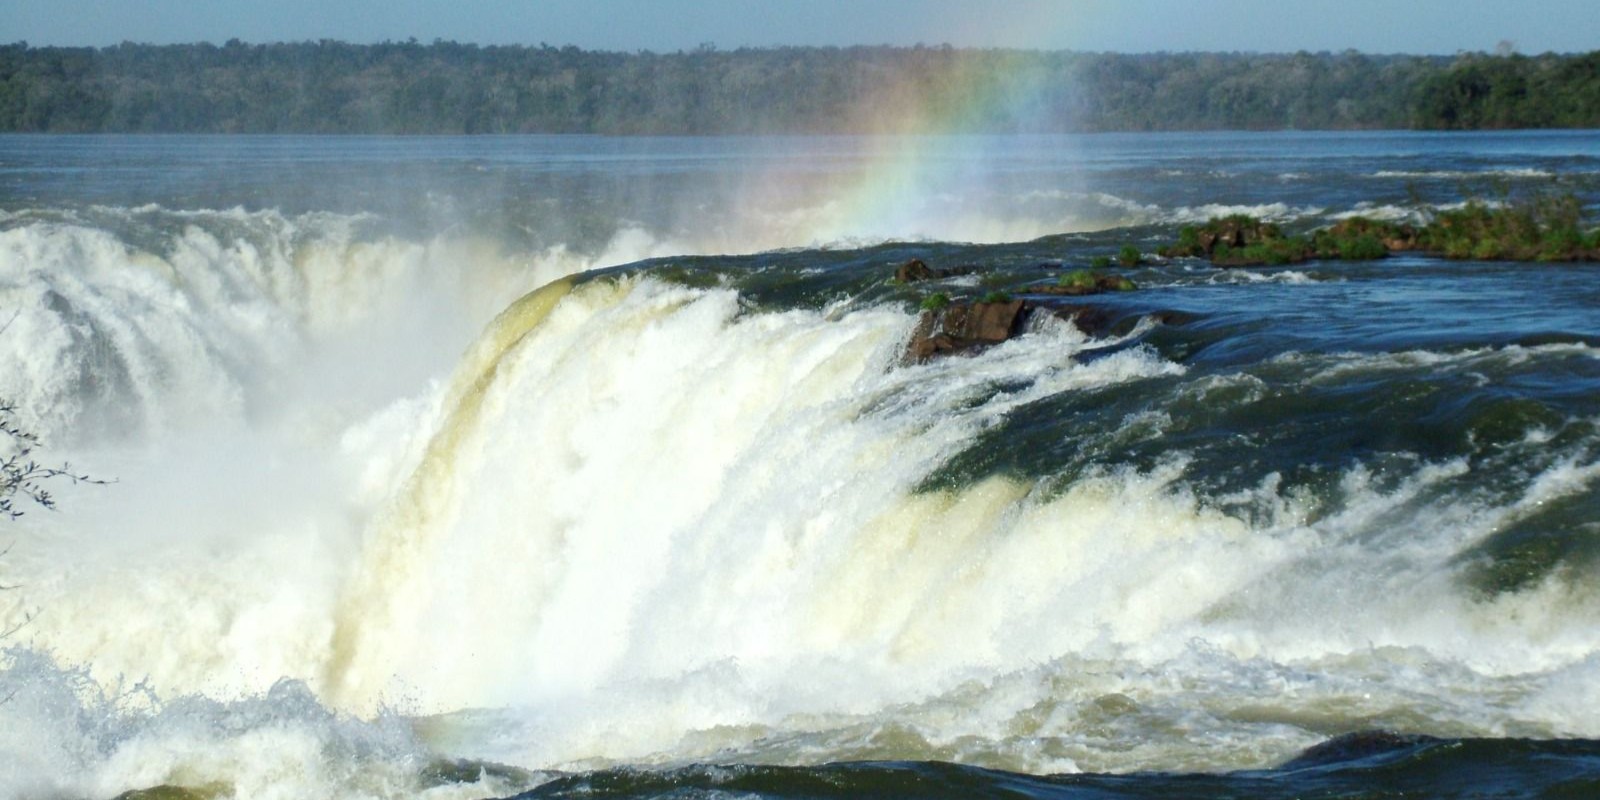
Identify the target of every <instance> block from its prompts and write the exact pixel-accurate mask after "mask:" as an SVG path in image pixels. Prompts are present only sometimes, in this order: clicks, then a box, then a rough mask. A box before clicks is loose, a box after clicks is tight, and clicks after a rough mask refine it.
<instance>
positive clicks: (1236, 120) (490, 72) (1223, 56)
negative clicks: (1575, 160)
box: [0, 40, 1600, 134]
mask: <svg viewBox="0 0 1600 800" xmlns="http://www.w3.org/2000/svg"><path fill="white" fill-rule="evenodd" d="M886 96H889V97H892V98H893V99H894V100H895V103H894V104H885V102H884V98H885V97H886ZM907 109H915V110H916V111H917V112H918V113H917V114H913V115H907V114H906V110H907ZM926 119H934V120H938V121H940V122H941V127H940V130H953V131H970V132H996V133H998V132H1013V131H1026V132H1071V131H1108V130H1117V131H1148V130H1215V129H1291V128H1292V129H1366V128H1441V129H1476V128H1527V127H1600V52H1595V53H1588V54H1581V55H1555V54H1546V55H1540V56H1523V55H1514V54H1513V55H1494V56H1491V55H1485V54H1463V55H1459V56H1455V57H1442V56H1403V55H1384V56H1378V55H1364V54H1361V53H1357V52H1354V51H1346V52H1343V53H1304V52H1302V53H1294V54H1252V53H1158V54H1138V55H1127V54H1115V53H1077V52H1041V51H1020V50H988V49H982V50H980V49H957V48H951V47H920V46H919V47H909V48H908V47H887V46H883V47H849V48H833V47H780V48H763V49H740V50H731V51H724V50H718V49H716V48H714V47H711V46H704V47H701V48H699V49H697V50H694V51H690V52H678V53H669V54H657V53H650V52H638V53H617V52H597V51H587V50H580V49H578V48H576V47H561V48H557V47H550V46H546V45H540V46H537V47H524V46H494V47H480V46H477V45H470V44H457V43H455V42H442V41H435V42H434V43H432V44H419V43H417V42H416V41H414V40H413V41H408V42H399V43H393V42H390V43H383V44H373V45H357V44H346V43H342V42H335V41H326V40H324V41H320V42H302V43H285V44H257V45H250V44H243V43H241V42H239V41H237V40H233V41H229V42H228V43H227V44H225V45H222V46H217V45H212V44H187V45H161V46H157V45H141V44H129V43H124V44H121V45H116V46H112V47H106V48H98V49H96V48H68V47H30V46H28V45H27V44H26V43H17V44H11V45H3V46H0V131H11V132H152V133H154V132H163V133H385V134H409V133H416V134H421V133H428V134H474V133H608V134H739V133H857V132H875V131H893V130H898V129H899V128H897V125H900V124H902V123H903V124H906V125H912V124H913V123H915V122H917V121H919V120H926ZM911 129H913V130H916V129H920V128H914V127H913V128H911Z"/></svg>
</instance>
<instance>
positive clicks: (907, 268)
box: [894, 258, 978, 283]
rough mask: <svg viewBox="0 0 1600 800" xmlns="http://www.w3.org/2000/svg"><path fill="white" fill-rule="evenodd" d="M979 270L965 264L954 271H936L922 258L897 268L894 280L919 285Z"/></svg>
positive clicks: (953, 269) (914, 259)
mask: <svg viewBox="0 0 1600 800" xmlns="http://www.w3.org/2000/svg"><path fill="white" fill-rule="evenodd" d="M977 271H978V268H977V267H976V266H973V265H971V264H964V265H962V266H959V267H954V268H952V269H934V268H933V267H930V266H928V264H927V262H925V261H923V260H922V259H920V258H913V259H911V260H910V261H907V262H906V263H904V264H901V265H900V266H898V267H896V268H895V271H894V279H895V280H897V281H899V282H901V283H917V282H919V281H936V280H939V279H940V278H953V277H956V276H958V275H971V274H972V273H974V272H977Z"/></svg>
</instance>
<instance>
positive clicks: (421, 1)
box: [0, 0, 1600, 53]
mask: <svg viewBox="0 0 1600 800" xmlns="http://www.w3.org/2000/svg"><path fill="white" fill-rule="evenodd" d="M1597 18H1600V0H990V1H989V2H985V1H984V0H765V1H762V0H0V42H14V41H18V40H27V41H28V42H29V43H31V44H35V45H45V44H56V45H106V44H115V43H117V42H121V41H134V42H152V43H158V44H164V43H170V42H193V41H211V42H218V43H220V42H222V41H225V40H227V39H230V38H235V37H237V38H239V39H243V40H245V41H247V42H269V41H300V40H306V39H322V38H328V39H343V40H346V41H353V42H374V41H381V40H384V39H395V40H400V39H405V38H407V37H413V36H414V37H416V38H417V39H419V40H421V41H424V42H427V41H432V40H433V39H435V38H440V39H454V40H456V41H461V42H476V43H480V44H538V43H540V42H546V43H549V44H554V45H566V44H575V45H578V46H580V47H585V48H597V49H607V50H657V51H670V50H679V49H687V48H693V47H695V46H697V45H699V44H701V43H703V42H711V43H715V44H716V45H717V46H719V47H722V48H724V49H731V48H735V47H739V46H745V45H750V46H769V45H783V44H791V45H849V44H915V43H917V42H924V43H927V44H940V43H950V44H954V45H958V46H1002V47H1026V48H1045V49H1071V50H1115V51H1122V52H1146V51H1156V50H1257V51H1269V52H1278V51H1293V50H1343V49H1345V48H1355V49H1358V50H1364V51H1367V52H1375V53H1393V52H1403V53H1454V52H1457V51H1460V50H1493V49H1495V47H1496V45H1497V44H1498V43H1500V42H1501V41H1510V42H1512V43H1514V44H1515V45H1516V47H1517V49H1518V50H1520V51H1521V52H1525V53H1538V52H1543V51H1546V50H1556V51H1566V52H1571V51H1587V50H1596V49H1600V21H1597Z"/></svg>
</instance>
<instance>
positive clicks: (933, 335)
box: [906, 300, 1028, 362]
mask: <svg viewBox="0 0 1600 800" xmlns="http://www.w3.org/2000/svg"><path fill="white" fill-rule="evenodd" d="M1027 316H1028V305H1027V303H1024V302H1023V301H1021V300H1007V301H1003V302H994V303H952V304H950V305H948V306H946V307H945V308H944V309H942V310H939V311H924V312H922V318H921V319H919V320H918V321H917V328H916V330H915V331H913V332H912V334H911V342H910V343H909V344H908V345H907V346H906V359H907V360H908V361H913V362H922V361H927V360H928V359H930V358H934V357H935V356H945V355H954V354H958V353H970V352H975V351H977V350H981V349H983V348H986V347H990V346H993V345H996V344H999V343H1001V342H1003V341H1006V340H1007V339H1010V338H1011V337H1013V336H1016V335H1017V334H1019V333H1021V332H1022V328H1023V324H1024V322H1026V320H1027Z"/></svg>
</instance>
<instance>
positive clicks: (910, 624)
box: [0, 132, 1600, 800]
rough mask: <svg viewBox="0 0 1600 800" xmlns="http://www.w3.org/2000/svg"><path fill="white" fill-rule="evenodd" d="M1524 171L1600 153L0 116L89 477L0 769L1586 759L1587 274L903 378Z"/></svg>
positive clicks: (911, 768)
mask: <svg viewBox="0 0 1600 800" xmlns="http://www.w3.org/2000/svg"><path fill="white" fill-rule="evenodd" d="M1546 191H1559V192H1572V193H1575V194H1576V195H1577V196H1578V197H1580V198H1581V199H1582V200H1584V201H1585V202H1586V203H1589V204H1591V205H1592V204H1594V203H1596V202H1597V201H1600V137H1597V136H1595V135H1594V133H1593V132H1562V133H1504V134H1452V135H1444V134H1415V133H1393V134H1383V133H1373V134H1299V133H1280V134H1197V135H1107V136H1048V137H944V138H940V137H904V138H898V137H884V138H872V137H862V138H850V137H842V138H826V137H822V138H749V139H740V138H728V139H721V138H719V139H671V138H665V139H657V138H640V139H610V138H597V137H508V138H496V137H484V138H462V139H431V138H396V139H388V138H360V137H351V138H297V137H283V138H278V137H215V138H203V137H202V138H190V137H63V138H52V137H0V311H3V320H4V321H5V322H4V328H3V331H0V397H4V398H7V399H9V400H10V401H12V402H13V403H15V404H16V405H17V407H18V410H19V415H20V419H22V420H24V421H25V423H26V425H27V426H28V427H29V428H30V429H32V430H34V431H35V432H37V433H39V434H40V435H41V436H42V437H43V439H44V442H45V445H46V446H45V447H44V448H42V449H41V450H40V451H39V453H38V455H39V456H41V457H42V460H44V461H46V462H49V463H59V462H60V461H70V462H71V463H72V465H73V467H74V468H75V469H78V470H82V471H85V472H88V473H90V474H91V475H93V476H94V477H97V478H103V479H111V480H112V481H113V482H111V483H108V484H106V485H78V486H75V485H71V484H70V483H66V482H62V481H57V482H55V483H52V484H51V485H50V488H51V489H52V490H53V491H54V492H55V493H56V494H57V496H58V500H59V505H60V509H59V510H58V511H55V512H47V511H43V510H34V509H27V510H28V511H29V513H28V514H27V515H26V516H24V517H23V518H21V519H20V520H17V521H15V522H10V523H6V524H5V529H4V533H5V534H6V535H5V540H4V541H5V543H7V544H9V545H10V547H9V549H7V550H6V551H5V554H4V556H3V557H0V584H5V585H7V586H12V587H14V588H12V589H10V590H8V591H6V592H5V593H4V594H3V595H0V630H9V629H12V628H15V630H14V631H13V632H12V633H10V635H9V636H8V637H7V638H6V640H5V645H7V646H8V647H9V649H8V650H7V651H6V652H5V654H4V656H3V657H0V699H3V702H0V796H4V797H64V798H85V799H86V800H101V799H102V798H104V799H109V798H112V797H115V796H117V795H119V794H121V793H124V792H128V791H130V790H139V789H148V788H151V787H175V788H171V789H170V791H172V792H173V795H172V796H186V797H228V796H234V797H241V798H261V797H352V798H354V797H436V798H469V797H470V798H477V797H503V796H511V795H516V794H519V793H531V794H532V795H533V796H552V797H554V796H561V797H565V796H585V797H596V796H599V797H643V796H662V795H672V796H749V795H752V794H753V795H758V796H772V797H821V796H838V797H851V796H861V795H877V796H922V797H972V796H1008V797H1015V796H1044V797H1070V798H1076V797H1085V798H1089V797H1092V798H1106V797H1146V796H1148V797H1170V796H1176V795H1182V796H1195V797H1240V796H1249V797H1257V796H1259V797H1271V798H1279V797H1282V798H1290V797H1392V796H1400V794H1397V793H1403V792H1414V793H1418V796H1496V797H1501V796H1504V797H1523V796H1527V797H1534V796H1550V797H1587V796H1590V795H1591V794H1594V793H1600V744H1597V742H1596V740H1597V739H1600V712H1596V710H1595V709H1596V708H1600V626H1597V625H1596V624H1595V621H1596V619H1600V590H1597V588H1596V587H1597V586H1600V582H1597V580H1596V579H1597V578H1600V277H1597V273H1595V272H1594V267H1593V266H1592V265H1571V264H1505V263H1481V262H1470V261H1468V262H1454V261H1443V260H1438V259H1434V258H1430V257H1426V256H1423V255H1420V254H1410V255H1404V256H1398V257H1393V258H1389V259H1386V260H1382V261H1375V262H1365V263H1333V262H1310V263H1306V264H1301V265H1296V266H1293V267H1280V268H1263V269H1228V270H1223V269H1217V268H1213V267H1211V266H1210V265H1209V264H1207V263H1204V262H1201V261H1197V260H1193V259H1174V260H1170V261H1169V260H1164V259H1158V258H1151V259H1149V260H1148V261H1147V262H1146V263H1145V264H1143V265H1140V266H1137V267H1131V268H1115V271H1117V272H1118V273H1119V274H1124V275H1126V276H1127V277H1129V278H1131V279H1132V280H1134V281H1135V282H1136V283H1137V284H1138V285H1139V287H1140V288H1139V289H1138V290H1137V291H1133V292H1127V293H1118V294H1114V295H1099V296H1094V297H1090V298H1083V299H1081V300H1079V301H1077V302H1078V304H1080V305H1087V306H1090V307H1091V311H1092V313H1093V315H1094V316H1095V317H1096V318H1097V319H1098V320H1100V321H1101V322H1102V323H1103V324H1101V325H1097V326H1093V327H1094V329H1093V332H1092V333H1085V332H1084V331H1083V330H1080V328H1079V327H1077V326H1075V325H1074V324H1073V323H1071V322H1068V321H1066V320H1065V319H1061V318H1058V317H1055V316H1052V315H1049V314H1036V315H1035V316H1034V318H1033V321H1032V322H1031V323H1030V327H1029V328H1028V330H1027V332H1026V333H1025V334H1024V335H1022V336H1019V337H1017V338H1014V339H1012V340H1010V341H1008V342H1006V343H1004V344H1001V345H999V346H996V347H993V348H991V349H988V350H986V351H984V352H981V353H979V354H976V355H971V356H963V357H952V358H944V359H936V360H932V361H929V362H927V363H922V364H913V363H908V362H906V360H905V359H903V358H902V355H903V353H904V349H905V345H906V342H907V340H908V338H909V337H910V335H911V333H912V330H913V328H914V327H915V325H916V323H917V304H918V302H919V301H920V300H921V298H922V297H923V296H925V295H926V294H927V293H929V292H933V291H942V292H945V293H947V294H951V295H954V296H958V297H960V296H977V295H980V294H984V293H987V292H991V291H1005V292H1008V293H1010V294H1012V295H1013V296H1016V297H1019V298H1023V299H1035V300H1040V301H1043V300H1044V299H1045V298H1041V297H1037V296H1035V295H1034V294H1032V293H1031V292H1030V288H1031V287H1037V286H1040V285H1045V284H1048V283H1053V282H1054V280H1055V279H1056V277H1057V276H1058V275H1060V274H1061V273H1062V272H1063V271H1066V270H1072V269H1076V268H1080V267H1084V266H1087V265H1089V264H1090V263H1091V261H1092V260H1093V259H1095V258H1096V257H1097V256H1107V255H1114V254H1115V253H1116V252H1117V251H1118V249H1119V248H1120V247H1122V246H1123V245H1126V244H1132V245H1135V246H1137V247H1139V248H1140V249H1142V250H1144V251H1145V252H1146V253H1153V252H1154V251H1155V249H1156V248H1157V247H1158V246H1159V245H1160V244H1162V243H1165V242H1169V241H1171V240H1173V239H1174V238H1175V236H1176V233H1177V229H1178V227H1179V226H1180V225H1182V224H1185V223H1189V222H1198V221H1203V220H1205V219H1206V218H1208V217H1211V216H1217V215H1223V214H1228V213H1250V214H1254V215H1258V216H1262V217H1265V218H1268V219H1271V220H1274V221H1277V222H1280V223H1282V224H1283V225H1284V226H1285V227H1286V228H1289V229H1291V230H1300V229H1308V228H1311V227H1315V226H1318V225H1327V224H1332V223H1333V222H1335V221H1337V220H1339V219H1342V218H1345V217H1348V216H1351V215H1355V214H1361V215H1366V216H1373V217H1378V218H1383V219H1391V220H1407V219H1414V218H1416V217H1418V216H1419V215H1426V214H1428V213H1430V211H1431V210H1433V209H1437V208H1440V207H1447V206H1449V205H1451V204H1455V203H1459V202H1461V201H1462V200H1463V199H1464V198H1466V197H1467V196H1469V195H1473V196H1481V197H1484V198H1487V199H1488V200H1490V201H1495V200H1497V199H1499V198H1502V197H1511V198H1516V197H1519V196H1525V195H1527V194H1529V193H1534V192H1546ZM912 258H919V259H922V260H923V261H925V262H927V263H928V264H930V265H932V266H934V267H936V268H950V267H958V266H959V267H970V268H971V269H970V270H968V271H967V272H966V274H962V275H960V276H956V277H949V278H945V279H942V280H941V281H939V282H938V283H936V284H931V285H923V284H915V285H901V284H899V283H898V282H895V281H891V280H890V279H891V278H892V277H893V275H894V269H895V267H896V265H898V264H901V263H903V262H905V261H907V260H909V259H912ZM180 790H183V791H180ZM185 792H187V793H185ZM1386 792H1387V793H1386ZM1474 793H1478V794H1474ZM1405 796H1412V795H1411V794H1406V795H1405Z"/></svg>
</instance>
